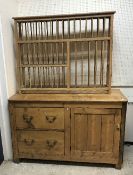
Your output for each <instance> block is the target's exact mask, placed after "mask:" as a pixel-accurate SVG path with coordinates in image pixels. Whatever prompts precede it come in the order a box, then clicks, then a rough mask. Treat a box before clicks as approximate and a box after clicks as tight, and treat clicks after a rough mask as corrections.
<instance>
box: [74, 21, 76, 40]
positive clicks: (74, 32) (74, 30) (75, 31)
mask: <svg viewBox="0 0 133 175" xmlns="http://www.w3.org/2000/svg"><path fill="white" fill-rule="evenodd" d="M73 30H74V31H73V33H74V38H75V37H76V27H75V19H74V20H73Z"/></svg>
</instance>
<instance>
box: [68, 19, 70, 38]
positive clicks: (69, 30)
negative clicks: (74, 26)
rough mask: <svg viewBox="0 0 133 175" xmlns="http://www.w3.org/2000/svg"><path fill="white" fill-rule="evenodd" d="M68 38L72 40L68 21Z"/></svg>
mask: <svg viewBox="0 0 133 175" xmlns="http://www.w3.org/2000/svg"><path fill="white" fill-rule="evenodd" d="M68 38H70V20H69V19H68Z"/></svg>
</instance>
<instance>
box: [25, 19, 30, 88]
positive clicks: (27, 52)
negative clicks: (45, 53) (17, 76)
mask: <svg viewBox="0 0 133 175" xmlns="http://www.w3.org/2000/svg"><path fill="white" fill-rule="evenodd" d="M25 35H26V41H27V40H28V39H29V31H28V23H27V22H25ZM25 47H26V56H27V64H28V65H29V64H30V59H29V44H28V43H27V44H25ZM27 70H28V72H27V75H26V74H25V76H26V77H25V83H26V85H27V86H28V87H29V86H30V87H31V79H30V68H29V67H28V68H27Z"/></svg>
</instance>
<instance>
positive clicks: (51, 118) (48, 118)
mask: <svg viewBox="0 0 133 175" xmlns="http://www.w3.org/2000/svg"><path fill="white" fill-rule="evenodd" d="M46 119H47V121H48V122H49V123H53V122H54V121H55V120H56V116H48V115H46Z"/></svg>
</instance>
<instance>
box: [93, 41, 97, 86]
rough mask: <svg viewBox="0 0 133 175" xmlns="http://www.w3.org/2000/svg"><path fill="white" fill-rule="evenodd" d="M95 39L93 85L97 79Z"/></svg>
mask: <svg viewBox="0 0 133 175" xmlns="http://www.w3.org/2000/svg"><path fill="white" fill-rule="evenodd" d="M96 76H97V41H95V56H94V85H96V81H97V78H96Z"/></svg>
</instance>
